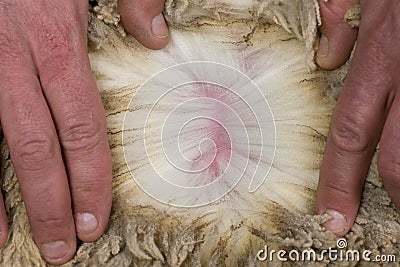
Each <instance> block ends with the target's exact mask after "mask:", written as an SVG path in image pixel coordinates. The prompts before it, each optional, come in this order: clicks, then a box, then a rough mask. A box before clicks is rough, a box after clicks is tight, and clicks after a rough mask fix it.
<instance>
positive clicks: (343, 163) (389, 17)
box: [317, 0, 400, 236]
mask: <svg viewBox="0 0 400 267" xmlns="http://www.w3.org/2000/svg"><path fill="white" fill-rule="evenodd" d="M357 2H358V1H356V0H352V1H348V0H340V1H339V0H337V1H329V2H324V1H320V6H321V15H322V19H323V25H322V27H321V32H322V34H323V35H325V36H326V37H327V39H328V40H329V45H328V46H326V44H327V43H326V42H325V41H326V40H325V39H324V38H322V39H321V40H322V41H321V42H320V47H319V53H318V54H319V56H317V63H318V64H319V65H320V66H321V67H322V68H325V69H334V68H336V67H338V66H340V65H341V64H343V63H344V62H345V61H346V60H347V59H348V57H349V55H350V52H351V50H352V47H353V44H354V41H355V39H357V47H356V49H355V52H354V57H353V59H352V62H351V66H350V70H349V73H348V76H347V78H346V80H345V82H344V86H343V89H342V91H341V94H340V96H339V99H338V102H337V105H336V108H335V110H334V112H333V115H332V120H331V125H330V131H329V134H328V140H327V144H326V149H325V155H324V159H323V163H322V167H321V172H320V180H319V185H318V190H317V212H318V213H319V214H324V213H327V214H329V215H331V216H332V217H333V219H331V220H329V221H328V222H326V223H325V226H326V227H327V229H329V230H331V231H332V232H334V233H335V234H336V235H338V236H343V235H345V234H346V233H347V232H348V231H349V230H350V228H351V226H352V225H353V223H354V220H355V218H356V215H357V211H358V207H359V205H360V201H361V194H362V188H363V184H364V180H365V176H366V175H367V172H368V169H369V166H370V163H371V159H372V156H373V154H374V151H375V148H376V145H377V143H378V142H379V141H380V145H379V155H378V168H379V173H380V176H381V177H382V180H383V183H384V186H385V189H386V190H387V192H388V194H389V196H390V197H391V199H392V201H393V202H394V204H395V205H397V207H399V205H400V194H399V192H400V145H399V139H400V98H399V95H398V93H399V89H400V88H399V85H400V76H399V74H398V71H399V70H400V51H399V49H398V47H399V45H400V18H399V17H398V14H399V12H400V2H398V1H391V0H382V1H379V4H378V3H377V2H376V1H373V0H361V3H360V4H361V17H362V19H361V23H360V26H359V30H358V35H357V30H356V29H352V28H350V27H349V26H346V25H345V23H344V20H343V15H344V14H345V13H346V10H347V9H348V8H349V7H351V6H352V5H353V4H354V3H357ZM324 40H325V41H324ZM327 47H329V49H327Z"/></svg>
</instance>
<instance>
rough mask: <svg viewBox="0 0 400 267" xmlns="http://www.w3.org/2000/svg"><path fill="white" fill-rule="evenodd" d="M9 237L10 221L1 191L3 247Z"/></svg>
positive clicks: (0, 221)
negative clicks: (8, 221)
mask: <svg viewBox="0 0 400 267" xmlns="http://www.w3.org/2000/svg"><path fill="white" fill-rule="evenodd" d="M7 238H8V223H7V214H6V209H5V208H4V201H3V196H2V194H1V193H0V248H1V247H3V246H4V245H5V244H6V242H7Z"/></svg>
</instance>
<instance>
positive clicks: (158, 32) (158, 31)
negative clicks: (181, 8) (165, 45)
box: [151, 13, 168, 39]
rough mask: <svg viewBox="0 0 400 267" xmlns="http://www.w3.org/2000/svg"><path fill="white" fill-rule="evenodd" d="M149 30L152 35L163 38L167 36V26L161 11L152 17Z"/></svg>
mask: <svg viewBox="0 0 400 267" xmlns="http://www.w3.org/2000/svg"><path fill="white" fill-rule="evenodd" d="M151 31H152V33H153V35H154V36H155V37H157V38H160V39H164V38H167V37H168V27H167V24H166V23H165V20H164V16H163V15H162V13H160V14H158V15H157V16H155V17H154V18H153V21H152V23H151Z"/></svg>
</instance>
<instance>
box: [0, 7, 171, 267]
mask: <svg viewBox="0 0 400 267" xmlns="http://www.w3.org/2000/svg"><path fill="white" fill-rule="evenodd" d="M120 2H121V3H120V10H121V13H122V16H123V21H124V23H125V25H126V26H127V30H128V31H131V32H132V33H133V34H134V36H135V37H137V39H138V40H139V41H141V42H142V43H143V44H145V45H146V46H148V47H151V48H161V47H163V46H165V45H166V44H167V43H168V37H167V29H166V26H165V22H164V21H163V20H162V21H161V19H162V17H161V18H160V17H158V19H157V20H156V24H157V25H158V27H159V28H158V31H159V32H158V33H161V34H163V38H158V37H154V35H153V34H151V31H150V28H149V27H150V25H151V21H152V17H154V16H155V15H156V14H160V12H161V10H162V7H163V3H164V1H160V0H151V1H145V2H146V3H142V2H143V1H133V0H132V1H129V0H124V1H122V0H121V1H120ZM87 5H88V1H85V0H80V1H61V0H40V1H32V0H30V1H29V0H28V1H13V0H3V1H1V2H0V57H1V58H2V64H0V120H1V125H2V127H3V131H4V135H5V138H6V141H7V144H8V146H9V149H10V155H11V160H12V162H13V165H14V169H15V172H16V174H17V177H18V180H19V184H20V188H21V192H22V195H23V199H24V202H25V207H26V211H27V214H28V217H29V221H30V225H31V229H32V233H33V237H34V240H35V243H36V245H37V246H38V248H39V249H40V251H41V254H42V255H43V257H44V259H45V260H46V261H48V262H49V263H52V264H62V263H65V262H67V261H68V260H70V259H71V258H72V257H73V256H74V254H75V250H76V236H78V238H79V239H81V240H83V241H89V242H90V241H94V240H96V239H98V238H99V237H100V235H101V234H102V233H103V231H104V229H105V227H106V225H107V221H108V217H109V214H110V208H111V200H112V195H111V189H112V188H111V187H112V184H111V177H112V175H111V165H112V164H111V156H110V151H109V147H108V142H107V129H106V121H105V116H104V110H103V106H102V103H101V98H100V96H99V93H98V90H97V88H96V84H95V81H94V79H93V76H92V73H91V70H90V63H89V60H88V55H87V47H86V40H87V21H88V19H87V12H88V6H87ZM144 9H146V10H144ZM163 23H164V24H163ZM7 232H8V229H7V218H6V214H5V209H4V204H3V200H2V198H1V197H0V246H3V245H4V244H5V243H6V241H7V235H8V233H7Z"/></svg>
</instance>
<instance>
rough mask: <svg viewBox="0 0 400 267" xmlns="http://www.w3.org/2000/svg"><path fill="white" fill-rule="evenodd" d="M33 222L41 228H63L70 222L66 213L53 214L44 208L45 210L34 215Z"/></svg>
mask: <svg viewBox="0 0 400 267" xmlns="http://www.w3.org/2000/svg"><path fill="white" fill-rule="evenodd" d="M32 220H33V223H34V224H36V225H40V228H41V229H52V230H54V229H64V228H65V227H66V225H68V224H69V223H70V218H68V216H66V214H55V213H54V212H50V211H49V210H46V212H41V213H39V215H38V216H36V217H34V218H33V219H32Z"/></svg>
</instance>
